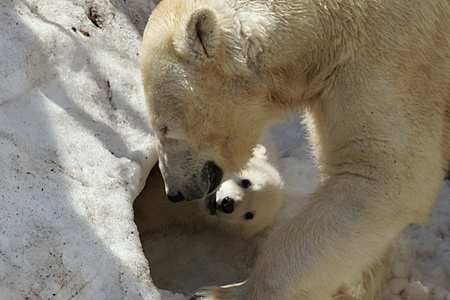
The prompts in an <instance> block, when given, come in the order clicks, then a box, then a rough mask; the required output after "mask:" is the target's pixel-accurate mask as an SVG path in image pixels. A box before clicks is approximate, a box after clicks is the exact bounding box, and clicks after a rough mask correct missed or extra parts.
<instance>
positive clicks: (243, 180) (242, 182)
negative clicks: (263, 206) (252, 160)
mask: <svg viewBox="0 0 450 300" xmlns="http://www.w3.org/2000/svg"><path fill="white" fill-rule="evenodd" d="M241 185H242V187H243V188H244V189H246V188H248V187H249V186H251V185H252V183H251V182H250V180H248V179H242V181H241Z"/></svg>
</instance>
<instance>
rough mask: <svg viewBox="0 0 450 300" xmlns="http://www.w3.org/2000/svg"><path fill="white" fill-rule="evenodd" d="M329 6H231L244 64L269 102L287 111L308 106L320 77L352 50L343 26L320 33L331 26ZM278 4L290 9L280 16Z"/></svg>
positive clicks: (273, 3)
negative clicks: (266, 90)
mask: <svg viewBox="0 0 450 300" xmlns="http://www.w3.org/2000/svg"><path fill="white" fill-rule="evenodd" d="M311 2H313V3H311ZM332 2H336V1H332V0H329V1H321V0H315V1H286V2H283V3H282V4H280V1H273V0H267V1H264V3H263V4H261V1H255V2H253V1H244V0H238V1H236V2H235V9H236V12H237V14H236V15H237V18H238V20H239V22H240V34H241V40H242V41H243V42H242V43H243V45H242V51H243V52H244V56H245V57H246V59H247V65H248V66H249V68H250V69H252V70H254V71H255V72H256V73H257V74H258V75H259V76H260V77H261V78H262V79H263V80H264V82H265V84H266V85H267V86H268V87H269V89H270V91H271V96H272V101H273V102H275V103H277V104H279V105H280V106H282V107H283V108H285V109H286V110H292V109H299V108H304V107H305V106H309V104H310V102H311V101H314V100H315V99H316V98H317V97H318V95H320V94H321V92H322V90H323V88H324V85H325V82H326V80H325V79H326V78H328V77H329V76H330V74H331V73H332V72H333V70H334V69H335V68H336V66H338V65H339V64H341V63H343V62H344V61H345V60H346V59H348V58H349V57H350V56H351V55H352V53H353V51H354V49H353V45H351V44H348V45H347V44H345V43H344V41H345V40H347V37H346V36H347V35H348V34H352V33H351V32H348V30H349V29H348V28H346V27H345V26H347V27H348V25H345V24H336V26H335V28H337V29H336V30H337V31H335V32H330V31H326V30H324V26H323V24H324V22H336V21H335V20H334V19H333V11H332V9H331V8H330V7H329V6H327V5H330V3H332ZM280 5H283V6H289V9H286V8H285V7H284V8H283V9H282V11H283V13H279V11H281V10H280ZM333 9H336V8H333ZM293 24H295V25H293ZM286 49H289V50H290V51H286ZM292 49H295V51H292Z"/></svg>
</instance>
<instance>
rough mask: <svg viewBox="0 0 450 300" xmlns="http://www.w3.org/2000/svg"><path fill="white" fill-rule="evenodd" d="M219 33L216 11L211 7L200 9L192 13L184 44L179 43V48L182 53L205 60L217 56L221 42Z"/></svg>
mask: <svg viewBox="0 0 450 300" xmlns="http://www.w3.org/2000/svg"><path fill="white" fill-rule="evenodd" d="M219 35H220V34H219V26H218V24H217V18H216V15H215V13H214V12H213V11H212V10H211V9H207V8H204V9H199V10H196V11H195V12H194V13H193V14H192V15H191V17H190V19H189V21H188V23H187V26H186V32H185V33H184V41H183V44H184V45H180V44H178V45H177V46H178V47H177V48H178V50H179V51H180V52H181V54H182V55H183V54H184V55H188V56H191V57H193V58H195V59H199V60H200V61H202V62H204V61H205V60H208V59H210V58H213V57H214V56H215V54H216V52H217V48H218V46H219V43H220V37H219Z"/></svg>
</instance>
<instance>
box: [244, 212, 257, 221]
mask: <svg viewBox="0 0 450 300" xmlns="http://www.w3.org/2000/svg"><path fill="white" fill-rule="evenodd" d="M254 216H255V215H254V214H253V213H252V212H246V213H245V215H244V218H245V219H246V220H251V219H253V217H254Z"/></svg>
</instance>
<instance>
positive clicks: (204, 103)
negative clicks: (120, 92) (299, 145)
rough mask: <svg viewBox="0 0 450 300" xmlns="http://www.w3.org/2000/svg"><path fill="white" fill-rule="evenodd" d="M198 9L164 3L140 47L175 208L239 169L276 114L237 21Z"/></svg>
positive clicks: (175, 1)
mask: <svg viewBox="0 0 450 300" xmlns="http://www.w3.org/2000/svg"><path fill="white" fill-rule="evenodd" d="M205 2H206V1H205ZM213 2H214V1H213ZM196 5H197V6H198V2H197V1H183V0H165V1H163V2H161V3H160V4H159V6H158V7H157V8H156V9H155V10H154V12H153V13H152V15H151V17H150V19H149V22H148V25H147V28H146V30H145V33H144V38H143V45H142V78H143V84H144V90H145V95H146V99H147V102H148V108H149V113H150V121H151V125H152V128H153V129H154V131H155V134H156V137H157V139H158V145H157V152H158V157H159V163H160V167H161V171H162V175H163V178H164V181H165V186H166V192H167V195H168V197H169V199H170V200H171V201H182V200H185V199H186V200H190V199H200V198H204V197H205V196H206V195H208V194H210V193H212V192H213V191H214V190H215V189H216V188H217V187H218V186H219V185H220V183H221V181H222V180H224V179H226V178H228V177H229V176H230V174H231V172H235V171H237V170H239V169H241V168H242V167H243V166H244V165H245V163H246V162H247V161H248V159H249V157H250V155H251V152H252V147H253V146H254V145H255V144H256V142H257V139H258V137H259V135H260V133H261V132H262V131H263V129H264V128H265V127H266V126H267V125H268V124H270V123H271V122H272V119H273V114H274V113H273V111H274V106H273V104H272V102H271V101H270V100H269V96H268V91H267V88H266V86H265V85H264V84H262V82H261V81H260V78H259V77H258V76H257V75H256V74H255V73H254V72H253V71H251V68H249V67H248V65H247V60H246V55H245V53H244V51H243V50H242V49H243V41H241V38H240V29H239V22H238V20H237V19H234V18H235V14H234V13H233V12H232V11H231V10H230V8H226V7H224V8H223V9H220V10H217V9H213V8H210V7H206V6H205V7H195V6H196Z"/></svg>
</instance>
